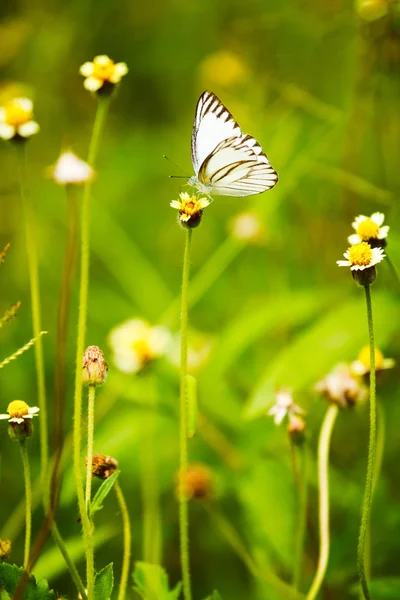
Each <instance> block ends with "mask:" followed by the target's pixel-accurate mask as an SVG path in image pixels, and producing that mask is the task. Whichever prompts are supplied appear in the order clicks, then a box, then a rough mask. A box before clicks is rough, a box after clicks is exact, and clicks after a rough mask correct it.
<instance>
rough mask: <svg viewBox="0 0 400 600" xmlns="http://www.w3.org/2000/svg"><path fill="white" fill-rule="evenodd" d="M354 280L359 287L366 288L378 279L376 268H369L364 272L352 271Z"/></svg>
mask: <svg viewBox="0 0 400 600" xmlns="http://www.w3.org/2000/svg"><path fill="white" fill-rule="evenodd" d="M351 274H352V275H353V279H354V281H355V282H356V283H358V285H362V286H366V285H371V283H374V281H375V279H376V267H375V265H374V266H373V267H369V268H368V269H364V270H363V271H352V272H351Z"/></svg>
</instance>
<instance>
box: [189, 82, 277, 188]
mask: <svg viewBox="0 0 400 600" xmlns="http://www.w3.org/2000/svg"><path fill="white" fill-rule="evenodd" d="M192 163H193V168H194V171H195V175H194V176H193V177H191V178H190V179H189V182H188V183H189V185H193V186H195V187H197V189H198V190H199V191H200V192H201V193H203V194H207V195H210V194H213V193H215V194H217V195H220V196H238V197H242V196H252V195H253V194H261V192H265V191H266V190H270V189H271V188H272V187H274V185H276V183H277V181H278V175H277V173H276V172H275V171H274V169H273V168H272V167H271V165H270V163H269V160H268V158H267V156H266V154H264V152H263V150H262V148H261V146H260V144H259V143H258V142H257V141H256V140H255V139H254V138H253V137H252V136H251V135H248V134H245V133H242V131H241V129H240V127H239V125H238V123H237V122H236V121H235V119H234V118H233V116H232V115H231V113H230V112H229V110H228V109H227V108H225V106H224V105H223V104H222V102H221V101H220V100H219V98H217V96H216V95H215V94H213V93H210V92H203V94H202V95H201V96H200V98H199V100H198V102H197V106H196V114H195V119H194V124H193V131H192Z"/></svg>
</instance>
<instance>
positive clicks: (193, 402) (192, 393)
mask: <svg viewBox="0 0 400 600" xmlns="http://www.w3.org/2000/svg"><path fill="white" fill-rule="evenodd" d="M186 386H187V412H188V414H187V425H188V432H187V434H188V437H189V438H192V437H193V436H194V434H195V433H196V429H197V380H196V378H195V377H193V375H187V376H186Z"/></svg>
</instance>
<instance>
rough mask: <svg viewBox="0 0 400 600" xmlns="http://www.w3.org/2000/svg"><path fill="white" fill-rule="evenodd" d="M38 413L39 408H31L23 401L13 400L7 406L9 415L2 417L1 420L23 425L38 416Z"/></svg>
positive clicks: (0, 416)
mask: <svg viewBox="0 0 400 600" xmlns="http://www.w3.org/2000/svg"><path fill="white" fill-rule="evenodd" d="M38 412H39V409H38V408H37V406H33V407H32V408H30V407H29V406H28V405H27V403H26V402H24V401H23V400H13V401H12V402H10V404H9V405H8V406H7V413H6V414H3V415H0V419H7V420H8V422H9V423H23V422H24V421H25V420H26V419H28V420H29V419H32V418H33V417H34V416H37V413H38Z"/></svg>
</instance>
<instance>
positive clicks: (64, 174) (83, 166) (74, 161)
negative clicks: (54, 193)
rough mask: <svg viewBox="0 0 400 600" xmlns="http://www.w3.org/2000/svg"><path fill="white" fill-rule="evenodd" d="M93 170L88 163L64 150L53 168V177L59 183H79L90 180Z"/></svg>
mask: <svg viewBox="0 0 400 600" xmlns="http://www.w3.org/2000/svg"><path fill="white" fill-rule="evenodd" d="M93 176H94V171H93V169H92V167H91V166H90V165H88V163H86V162H85V161H83V160H81V159H80V158H78V157H77V156H76V155H75V154H74V153H73V152H64V153H63V154H61V156H60V158H59V159H58V161H57V162H56V164H55V165H54V168H53V178H54V180H55V182H56V183H58V184H59V185H68V184H79V183H85V181H91V180H92V179H93Z"/></svg>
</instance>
